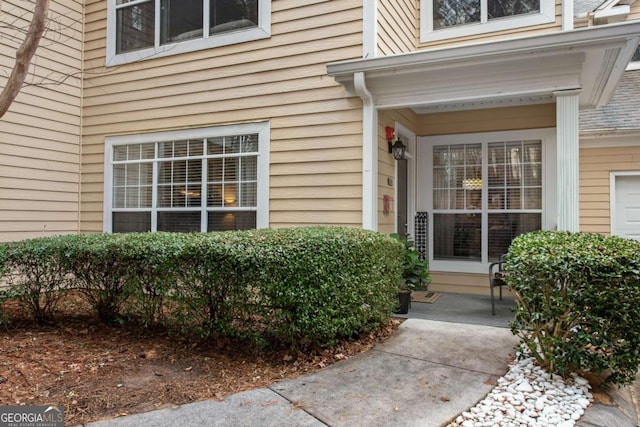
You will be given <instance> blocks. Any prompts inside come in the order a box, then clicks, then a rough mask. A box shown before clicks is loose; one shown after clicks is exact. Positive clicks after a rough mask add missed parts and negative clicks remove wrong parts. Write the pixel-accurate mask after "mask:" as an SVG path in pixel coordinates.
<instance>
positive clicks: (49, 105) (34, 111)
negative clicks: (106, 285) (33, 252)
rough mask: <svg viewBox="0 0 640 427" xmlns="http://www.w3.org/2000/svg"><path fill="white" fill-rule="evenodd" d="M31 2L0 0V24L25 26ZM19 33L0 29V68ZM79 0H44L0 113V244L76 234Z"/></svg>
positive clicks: (9, 61) (7, 65)
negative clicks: (23, 73)
mask: <svg viewBox="0 0 640 427" xmlns="http://www.w3.org/2000/svg"><path fill="white" fill-rule="evenodd" d="M33 4H34V3H33V1H20V0H4V1H2V2H0V5H1V11H0V14H1V16H2V22H5V23H7V22H11V23H12V24H13V25H15V26H17V27H20V28H27V27H28V25H29V21H30V20H31V13H32V12H31V11H32V10H33ZM22 40H23V35H22V34H21V33H18V32H17V31H16V30H12V29H11V28H8V27H7V26H2V28H0V66H1V67H2V68H3V69H4V70H5V72H4V73H2V77H0V87H4V86H5V84H6V79H5V77H4V76H6V75H8V74H9V73H10V69H11V68H12V67H13V64H14V58H15V52H16V49H17V47H18V46H19V44H20V43H21V42H22ZM81 40H82V2H81V1H73V0H65V1H61V2H58V1H55V2H52V3H51V4H50V7H49V13H48V23H47V31H46V33H45V35H44V38H43V39H42V41H41V42H40V45H39V47H38V50H37V52H36V56H35V57H34V59H33V60H32V64H31V67H30V69H29V76H28V77H27V79H26V82H25V85H24V86H23V88H22V89H21V92H20V94H19V95H18V96H17V98H16V99H15V101H14V102H13V104H12V105H11V107H10V109H9V111H8V112H7V113H6V114H5V115H4V116H3V117H2V118H0V241H13V240H20V239H26V238H32V237H38V236H43V235H52V234H66V233H73V232H77V231H78V225H79V223H78V216H79V215H78V206H79V162H80V142H79V141H80V108H81V100H80V97H81V81H80V70H81V64H82V63H81V57H82V53H81V50H82V43H81Z"/></svg>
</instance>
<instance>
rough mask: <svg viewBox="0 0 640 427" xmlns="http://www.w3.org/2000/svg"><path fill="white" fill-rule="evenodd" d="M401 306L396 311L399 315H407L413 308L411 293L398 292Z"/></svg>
mask: <svg viewBox="0 0 640 427" xmlns="http://www.w3.org/2000/svg"><path fill="white" fill-rule="evenodd" d="M398 300H399V305H398V309H397V310H396V313H397V314H407V313H408V312H409V307H411V291H400V292H398Z"/></svg>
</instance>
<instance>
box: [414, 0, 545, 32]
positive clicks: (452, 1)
mask: <svg viewBox="0 0 640 427" xmlns="http://www.w3.org/2000/svg"><path fill="white" fill-rule="evenodd" d="M420 10H421V12H420V14H421V17H420V19H421V25H420V41H422V42H427V41H431V40H443V39H448V38H453V37H465V36H471V35H476V34H482V33H487V32H493V31H502V30H508V29H511V28H518V27H524V26H530V25H539V24H545V23H549V22H553V21H554V20H555V7H554V2H553V0H516V1H514V0H420Z"/></svg>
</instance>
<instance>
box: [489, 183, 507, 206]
mask: <svg viewBox="0 0 640 427" xmlns="http://www.w3.org/2000/svg"><path fill="white" fill-rule="evenodd" d="M488 192H489V209H506V207H505V191H504V188H489V190H488Z"/></svg>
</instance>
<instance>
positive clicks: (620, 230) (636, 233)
mask: <svg viewBox="0 0 640 427" xmlns="http://www.w3.org/2000/svg"><path fill="white" fill-rule="evenodd" d="M611 178H612V180H614V182H613V188H614V189H615V190H614V194H612V195H611V197H613V198H614V203H613V204H612V205H613V206H612V207H613V208H614V212H612V217H611V219H612V221H611V222H612V224H611V234H614V235H616V236H621V237H627V238H631V239H638V240H640V173H638V174H633V175H632V174H624V175H622V174H620V175H617V174H614V175H613V176H612V177H611Z"/></svg>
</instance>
